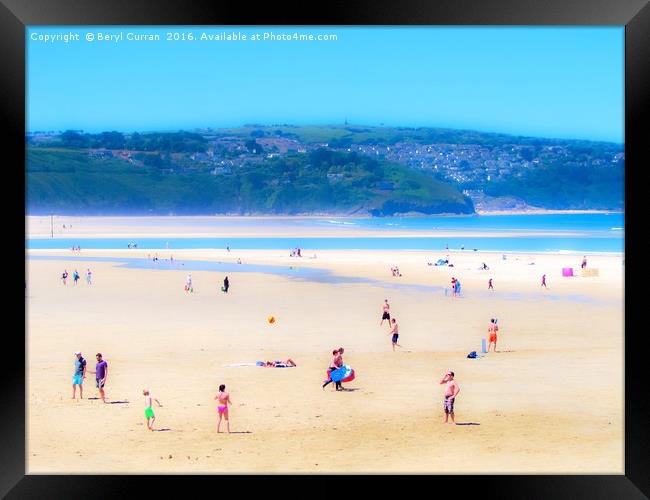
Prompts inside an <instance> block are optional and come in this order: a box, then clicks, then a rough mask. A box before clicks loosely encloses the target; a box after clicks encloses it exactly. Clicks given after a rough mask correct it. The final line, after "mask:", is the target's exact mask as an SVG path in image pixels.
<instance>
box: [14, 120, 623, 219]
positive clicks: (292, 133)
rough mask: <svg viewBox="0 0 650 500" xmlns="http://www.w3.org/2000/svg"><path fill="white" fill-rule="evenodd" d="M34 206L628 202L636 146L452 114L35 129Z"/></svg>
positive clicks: (202, 211) (115, 210)
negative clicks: (185, 127)
mask: <svg viewBox="0 0 650 500" xmlns="http://www.w3.org/2000/svg"><path fill="white" fill-rule="evenodd" d="M26 142H27V165H26V174H27V212H28V213H29V214H31V215H43V214H49V213H57V214H68V215H170V214H173V215H215V214H228V215H315V214H319V215H324V214H331V215H357V216H358V215H370V216H392V215H432V214H474V213H477V212H489V211H504V212H508V211H523V212H526V211H531V210H613V211H617V210H623V208H624V187H623V186H624V171H625V155H624V146H623V145H621V144H615V143H609V142H592V141H585V140H568V139H546V138H534V137H520V136H512V135H505V134H494V133H486V132H476V131H470V130H455V129H442V128H428V127H419V128H408V127H374V126H372V127H371V126H361V125H348V124H347V123H346V124H345V125H314V126H294V125H255V124H251V125H245V126H242V127H236V128H205V129H196V130H192V131H177V132H144V131H143V132H131V133H123V132H116V131H107V132H102V133H97V134H89V133H84V132H83V131H81V130H67V131H57V132H52V131H34V132H30V133H28V134H27V137H26Z"/></svg>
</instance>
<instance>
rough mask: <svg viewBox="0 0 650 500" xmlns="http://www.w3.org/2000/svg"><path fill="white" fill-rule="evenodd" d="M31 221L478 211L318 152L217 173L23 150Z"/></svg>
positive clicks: (65, 151)
mask: <svg viewBox="0 0 650 500" xmlns="http://www.w3.org/2000/svg"><path fill="white" fill-rule="evenodd" d="M26 175H27V207H28V212H29V213H32V214H39V213H50V212H56V213H62V214H63V213H69V214H72V213H76V214H80V213H83V214H122V213H130V214H133V213H141V214H170V213H173V214H310V213H312V214H315V213H338V214H353V213H354V214H372V215H393V214H395V213H406V212H418V213H424V214H432V213H445V212H446V213H473V211H474V209H473V205H472V203H471V201H470V200H469V199H468V198H466V197H464V196H463V195H462V194H461V193H460V192H459V191H458V189H457V188H455V187H453V186H451V185H450V184H448V183H445V182H441V181H439V180H436V179H434V178H432V177H430V176H427V175H425V174H423V173H420V172H417V171H414V170H411V169H409V168H408V167H405V166H402V165H398V164H395V163H391V162H386V161H380V160H375V159H372V158H370V157H368V156H365V155H359V154H357V153H345V152H336V151H330V150H326V149H316V150H313V151H311V152H310V153H307V154H305V153H303V154H296V153H294V154H287V155H285V156H282V157H279V158H278V157H276V158H266V157H265V158H259V159H258V161H256V162H250V163H244V164H242V165H240V166H238V167H237V168H234V169H231V170H229V169H219V168H217V169H214V168H213V167H208V166H206V165H202V164H200V163H192V162H189V161H188V159H187V157H183V156H176V157H175V156H174V154H172V153H168V154H160V153H159V152H157V151H156V152H148V153H139V154H134V155H132V156H131V158H130V159H127V158H121V157H119V158H118V157H116V156H113V155H109V156H108V157H96V156H93V155H92V154H91V153H90V152H89V151H87V150H84V149H72V148H63V147H34V146H29V147H28V149H27V172H26Z"/></svg>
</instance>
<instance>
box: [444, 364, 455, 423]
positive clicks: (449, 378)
mask: <svg viewBox="0 0 650 500" xmlns="http://www.w3.org/2000/svg"><path fill="white" fill-rule="evenodd" d="M440 384H447V386H446V387H445V401H444V403H443V409H444V411H445V424H446V423H447V422H448V420H449V417H451V422H452V423H453V424H455V423H456V421H455V420H454V402H455V401H456V396H458V393H459V392H460V387H459V386H458V383H457V382H456V381H455V380H454V372H452V371H449V372H447V373H446V374H445V376H444V377H442V380H441V381H440Z"/></svg>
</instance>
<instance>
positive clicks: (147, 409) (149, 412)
mask: <svg viewBox="0 0 650 500" xmlns="http://www.w3.org/2000/svg"><path fill="white" fill-rule="evenodd" d="M142 394H143V395H144V417H145V418H146V419H147V429H149V430H150V431H152V430H153V423H154V421H155V420H156V416H155V415H154V413H153V401H155V402H156V404H157V405H158V407H159V408H162V405H161V404H160V401H158V400H157V399H156V398H154V397H153V396H152V395H151V394H149V389H143V390H142Z"/></svg>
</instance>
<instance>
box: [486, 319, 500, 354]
mask: <svg viewBox="0 0 650 500" xmlns="http://www.w3.org/2000/svg"><path fill="white" fill-rule="evenodd" d="M498 331H499V327H498V325H497V320H496V319H494V318H492V319H491V320H490V324H489V325H488V334H489V335H490V339H489V340H488V347H487V350H488V352H490V345H492V344H494V349H493V350H494V352H498V351H497V332H498Z"/></svg>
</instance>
